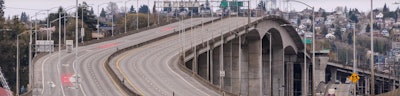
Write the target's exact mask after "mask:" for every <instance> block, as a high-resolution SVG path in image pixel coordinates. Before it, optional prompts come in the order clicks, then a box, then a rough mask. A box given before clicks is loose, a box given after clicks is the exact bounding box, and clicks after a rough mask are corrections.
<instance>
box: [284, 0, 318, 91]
mask: <svg viewBox="0 0 400 96" xmlns="http://www.w3.org/2000/svg"><path fill="white" fill-rule="evenodd" d="M288 2H297V3H301V4H303V5H305V6H307V7H310V8H311V9H312V33H313V36H312V79H311V95H312V96H315V88H314V87H315V65H316V64H315V58H316V57H315V28H314V26H315V12H314V7H313V6H310V5H308V4H306V3H304V2H301V1H297V0H288ZM304 47H305V48H306V46H304ZM304 51H305V50H304ZM305 63H306V62H305ZM305 93H306V92H305Z"/></svg>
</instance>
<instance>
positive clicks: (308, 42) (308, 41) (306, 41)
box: [302, 38, 312, 44]
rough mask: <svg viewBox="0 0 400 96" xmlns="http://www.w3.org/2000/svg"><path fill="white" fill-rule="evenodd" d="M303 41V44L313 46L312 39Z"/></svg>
mask: <svg viewBox="0 0 400 96" xmlns="http://www.w3.org/2000/svg"><path fill="white" fill-rule="evenodd" d="M302 41H303V43H306V44H311V43H312V39H310V38H307V39H306V40H304V39H303V40H302Z"/></svg>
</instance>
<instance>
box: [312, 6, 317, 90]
mask: <svg viewBox="0 0 400 96" xmlns="http://www.w3.org/2000/svg"><path fill="white" fill-rule="evenodd" d="M312 10H313V11H312V17H313V18H312V19H313V20H312V32H313V39H312V43H313V44H312V51H313V52H312V77H313V78H312V83H311V88H312V89H311V90H312V95H313V96H315V88H314V87H315V65H316V64H315V58H316V57H315V28H314V27H315V12H314V7H312Z"/></svg>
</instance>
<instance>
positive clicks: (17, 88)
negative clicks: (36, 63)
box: [15, 34, 20, 96]
mask: <svg viewBox="0 0 400 96" xmlns="http://www.w3.org/2000/svg"><path fill="white" fill-rule="evenodd" d="M19 36H20V34H18V35H17V64H16V65H17V68H16V69H17V70H16V72H17V74H16V75H17V76H16V78H17V79H16V83H17V84H16V86H15V90H16V93H15V94H16V95H17V96H19V87H18V86H19Z"/></svg>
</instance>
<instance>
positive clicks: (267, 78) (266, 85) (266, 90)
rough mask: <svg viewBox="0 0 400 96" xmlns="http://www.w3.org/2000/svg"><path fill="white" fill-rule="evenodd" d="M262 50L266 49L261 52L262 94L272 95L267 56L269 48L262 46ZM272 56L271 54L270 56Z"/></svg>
mask: <svg viewBox="0 0 400 96" xmlns="http://www.w3.org/2000/svg"><path fill="white" fill-rule="evenodd" d="M263 42H264V41H263ZM263 51H267V52H263V54H262V74H263V94H264V95H265V96H272V95H271V92H270V91H271V88H272V87H271V84H270V82H269V81H270V74H271V73H270V65H269V64H270V61H271V60H269V58H270V56H269V52H271V51H269V49H267V48H263ZM271 57H272V56H271Z"/></svg>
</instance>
